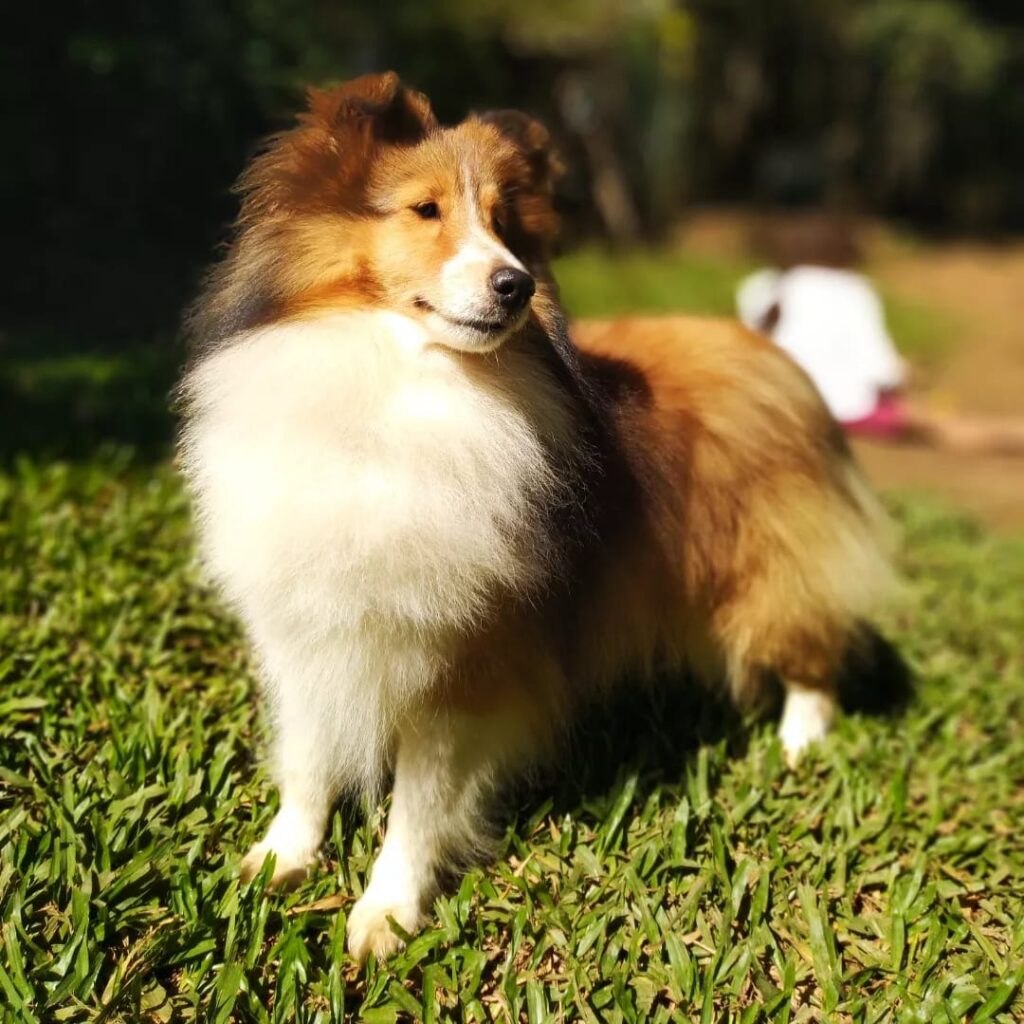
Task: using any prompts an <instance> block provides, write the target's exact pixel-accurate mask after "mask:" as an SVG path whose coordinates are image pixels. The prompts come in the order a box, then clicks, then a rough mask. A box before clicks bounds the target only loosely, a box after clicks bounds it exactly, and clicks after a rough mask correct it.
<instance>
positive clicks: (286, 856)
mask: <svg viewBox="0 0 1024 1024" xmlns="http://www.w3.org/2000/svg"><path fill="white" fill-rule="evenodd" d="M270 854H273V855H274V873H273V874H272V875H271V876H270V882H269V887H270V888H271V889H288V888H291V887H293V886H296V885H298V884H299V883H300V882H301V881H302V880H303V879H304V878H305V877H306V871H307V869H308V867H309V865H310V864H311V863H312V862H313V860H314V859H315V858H316V850H294V849H288V848H285V849H277V848H275V847H273V846H271V845H270V844H269V843H268V842H267V841H266V840H264V841H263V842H261V843H254V844H253V845H252V846H251V847H250V848H249V852H248V853H247V854H246V855H245V856H244V857H243V858H242V865H241V868H240V869H239V874H240V875H241V878H242V881H243V882H250V881H252V879H254V878H255V877H256V876H257V875H258V874H259V873H260V870H261V869H262V868H263V864H264V862H265V861H266V859H267V857H268V856H270Z"/></svg>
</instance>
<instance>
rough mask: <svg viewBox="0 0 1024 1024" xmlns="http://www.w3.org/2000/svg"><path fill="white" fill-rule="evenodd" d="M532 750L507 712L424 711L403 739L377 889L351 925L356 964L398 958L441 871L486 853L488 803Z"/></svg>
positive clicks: (376, 868) (374, 879)
mask: <svg viewBox="0 0 1024 1024" xmlns="http://www.w3.org/2000/svg"><path fill="white" fill-rule="evenodd" d="M528 750H529V735H528V732H527V729H526V724H525V721H524V720H523V719H522V718H521V717H519V716H517V715H516V714H515V713H514V712H511V711H510V710H509V709H508V708H505V709H503V710H502V711H501V712H500V713H497V712H495V713H491V714H486V715H479V714H467V713H464V712H460V711H453V710H450V709H437V708H431V709H429V710H428V709H424V710H423V711H421V712H419V713H418V714H416V715H414V716H412V717H411V718H410V719H409V720H408V721H407V722H406V724H405V725H404V726H403V727H402V728H401V729H400V731H399V742H398V750H397V758H396V762H395V787H394V793H393V796H392V803H391V813H390V815H389V816H388V824H387V834H386V835H385V838H384V845H383V847H382V848H381V851H380V854H379V855H378V857H377V860H376V863H375V864H374V865H373V870H372V874H371V878H370V884H369V885H368V886H367V888H366V891H365V892H364V893H363V895H362V897H361V898H360V899H359V901H358V902H357V903H356V905H355V906H354V907H353V908H352V912H351V914H350V916H349V919H348V949H349V952H350V953H351V954H352V955H353V956H354V957H355V958H356V959H357V960H360V961H362V960H365V959H366V957H367V956H368V955H369V954H370V953H374V954H376V955H377V956H378V957H383V956H387V955H389V954H390V953H393V952H395V950H396V949H398V948H399V946H400V945H401V943H402V940H401V938H400V937H399V936H398V935H397V934H396V932H395V931H394V930H393V929H392V927H391V923H390V921H389V918H392V919H394V921H395V922H396V923H397V924H398V925H400V926H401V927H402V929H404V930H405V931H407V932H411V931H414V930H415V929H416V928H418V927H419V926H420V924H421V923H422V919H423V916H424V913H425V912H426V910H427V907H428V905H429V902H430V900H431V898H432V897H433V895H434V892H435V890H436V885H437V877H438V871H439V869H441V868H443V867H444V866H445V865H447V864H452V863H454V862H457V861H459V860H462V859H464V858H465V857H466V856H467V855H472V854H473V853H474V852H477V851H479V849H480V848H481V847H482V845H483V841H484V839H485V837H486V824H485V820H484V817H483V815H484V813H485V811H486V804H487V800H488V797H489V796H490V794H491V793H492V791H493V788H494V785H495V783H496V782H497V781H498V779H499V777H500V774H501V773H502V771H503V769H505V768H508V767H510V766H511V765H512V764H513V763H515V762H516V761H517V760H519V757H520V755H522V754H523V753H525V752H527V751H528Z"/></svg>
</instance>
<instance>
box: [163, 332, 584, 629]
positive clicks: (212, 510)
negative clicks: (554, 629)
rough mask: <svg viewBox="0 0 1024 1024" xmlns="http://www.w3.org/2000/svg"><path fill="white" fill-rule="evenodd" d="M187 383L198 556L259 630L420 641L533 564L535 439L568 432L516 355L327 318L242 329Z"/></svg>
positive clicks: (530, 573)
mask: <svg viewBox="0 0 1024 1024" xmlns="http://www.w3.org/2000/svg"><path fill="white" fill-rule="evenodd" d="M481 359H488V360H490V361H491V362H490V363H489V364H486V366H485V365H484V364H482V363H480V362H478V361H477V360H481ZM186 393H187V395H188V397H189V402H190V417H189V420H188V423H187V426H186V431H185V436H184V444H183V464H184V467H185V472H186V475H187V476H188V478H189V480H190V483H191V485H192V488H193V492H194V495H195V500H196V504H197V513H198V521H199V524H200V535H201V547H202V552H203V556H204V560H205V562H206V564H207V566H208V567H209V569H210V570H211V572H212V574H213V576H214V577H215V578H216V580H217V581H218V582H219V583H220V585H221V587H222V588H223V590H224V592H225V595H226V596H227V597H228V599H229V600H230V601H231V603H232V604H233V605H234V606H235V607H236V608H237V609H238V610H239V611H240V612H241V614H242V615H243V617H244V618H245V619H246V620H248V621H249V623H250V626H253V627H257V628H256V632H257V633H260V632H261V631H266V630H270V631H272V632H277V631H281V632H282V633H287V634H289V635H290V636H292V637H293V638H295V639H298V636H300V635H301V636H305V637H307V638H308V639H309V640H310V641H311V642H314V643H315V642H319V641H320V640H321V639H322V638H324V637H325V636H328V635H332V634H337V633H339V632H343V633H348V634H353V633H358V632H360V631H363V630H365V629H366V628H368V624H371V625H373V628H374V629H377V630H380V629H383V630H386V631H387V632H389V633H392V634H399V635H400V634H403V633H407V632H408V633H409V634H410V635H412V634H415V635H417V636H421V637H424V638H428V637H429V636H430V635H431V634H434V633H443V632H446V631H450V630H451V629H452V628H460V627H464V626H466V625H467V624H468V623H469V622H471V621H472V620H473V619H474V617H475V616H478V615H479V614H480V613H481V612H482V610H483V609H484V608H485V607H486V606H487V603H488V600H489V598H490V597H491V596H493V594H494V593H495V592H496V590H497V589H499V588H502V587H510V588H513V589H520V588H523V587H525V586H527V585H528V584H529V583H530V582H531V581H533V580H534V579H535V577H536V576H537V574H538V573H542V572H543V570H544V566H543V565H539V564H538V559H537V544H536V540H537V538H533V537H531V535H530V534H531V530H530V523H531V522H532V521H534V520H536V519H537V516H536V514H535V513H536V509H537V507H538V505H539V504H540V503H543V502H545V501H546V500H548V498H549V496H550V494H551V493H552V490H553V488H555V487H556V486H557V481H556V480H554V479H553V475H552V471H551V468H550V465H549V460H548V458H547V456H546V449H545V445H544V441H543V440H542V437H543V435H545V434H546V435H548V436H547V440H548V441H553V442H554V443H556V444H558V443H564V439H565V438H567V437H568V433H569V430H570V424H569V419H568V414H567V412H566V411H565V410H564V408H562V406H561V404H560V402H559V401H558V399H557V392H556V391H555V388H554V385H553V384H552V382H551V381H550V380H549V379H548V378H547V376H546V374H545V373H544V372H543V371H542V370H540V369H538V368H537V367H535V366H534V365H532V363H530V362H529V361H527V360H525V359H524V358H523V357H522V355H516V354H515V353H499V354H496V355H493V356H487V357H480V356H466V355H460V354H459V353H456V352H451V351H449V350H446V349H444V348H441V347H437V346H430V345H427V344H426V338H425V336H423V335H422V334H421V333H420V332H419V329H418V327H417V326H416V324H415V323H413V322H412V321H410V320H408V319H406V318H403V317H399V316H397V315H394V314H386V313H351V314H337V315H334V316H331V317H326V318H323V319H320V320H317V321H313V322H308V323H299V324H289V325H285V326H277V327H272V328H268V329H264V330H261V331H257V332H254V333H253V334H252V335H250V336H249V337H247V338H245V339H242V340H239V341H237V342H235V343H234V344H232V345H230V346H228V347H226V348H224V349H223V350H221V351H219V352H217V353H215V354H214V355H212V356H210V357H209V358H207V359H206V360H205V361H203V362H202V363H201V364H200V365H199V366H198V367H197V368H196V369H195V370H194V371H193V372H192V373H191V375H190V377H189V379H188V381H187V382H186ZM560 435H561V436H560Z"/></svg>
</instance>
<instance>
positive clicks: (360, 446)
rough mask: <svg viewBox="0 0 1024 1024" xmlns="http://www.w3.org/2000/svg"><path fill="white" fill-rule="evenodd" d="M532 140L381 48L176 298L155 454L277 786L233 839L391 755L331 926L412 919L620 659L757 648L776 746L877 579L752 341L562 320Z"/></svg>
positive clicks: (280, 152)
mask: <svg viewBox="0 0 1024 1024" xmlns="http://www.w3.org/2000/svg"><path fill="white" fill-rule="evenodd" d="M557 170H558V167H557V162H556V161H555V160H554V159H553V158H552V157H551V155H550V152H549V150H548V145H547V134H546V132H544V130H543V128H541V127H540V126H539V125H538V124H537V123H536V122H533V121H531V120H530V119H528V118H526V117H524V116H523V115H518V114H515V113H514V112H507V111H506V112H499V113H497V114H490V115H484V116H482V117H478V118H471V119H469V120H467V121H466V122H464V123H462V124H461V125H458V126H455V127H452V128H440V127H439V126H438V125H437V124H436V122H435V120H434V118H433V115H432V113H431V112H430V108H429V104H428V103H427V101H426V99H425V98H424V97H422V96H420V95H419V94H417V93H413V92H411V91H409V90H407V89H405V88H404V87H402V86H401V84H400V83H399V82H398V79H397V77H395V76H394V75H383V76H368V77H366V78H364V79H359V80H357V81H356V82H354V83H349V84H348V85H346V86H342V87H340V88H339V89H338V90H334V91H332V92H329V93H315V94H313V95H312V97H311V106H310V110H309V112H308V113H307V114H305V115H304V116H303V117H302V119H301V120H300V123H299V125H298V127H296V128H295V129H293V130H292V131H291V132H288V133H285V134H284V135H282V136H280V137H278V138H277V139H276V140H274V141H272V143H271V144H270V146H269V148H268V149H267V150H266V152H265V153H264V154H263V155H262V156H260V157H259V158H257V160H256V161H255V162H254V164H253V166H252V167H251V168H250V170H249V171H247V173H246V174H245V176H244V177H243V179H242V182H241V186H240V187H241V190H242V192H243V197H244V198H243V204H242V212H241V215H240V220H239V230H238V237H237V238H236V241H235V243H234V245H233V247H232V249H231V252H230V253H229V255H228V257H227V259H226V260H225V261H224V263H223V264H222V265H221V266H220V267H219V268H218V269H216V270H215V271H214V273H213V274H212V275H211V278H210V280H209V283H208V287H207V291H206V293H205V295H204V297H203V298H202V299H201V300H200V302H199V303H198V304H197V307H196V309H195V310H194V312H193V315H192V321H191V322H192V326H193V331H194V333H195V335H196V341H197V354H196V358H195V360H194V362H193V365H192V367H191V368H190V370H189V372H188V374H187V375H186V377H185V380H184V381H183V384H182V397H183V404H184V409H185V424H184V428H183V431H182V444H181V452H182V464H183V467H184V470H185V473H186V475H187V477H188V479H189V482H190V485H191V487H192V490H193V494H194V496H195V503H196V513H197V523H198V526H199V532H200V540H201V545H202V551H203V555H204V560H205V562H206V564H207V566H208V567H209V569H210V571H211V573H212V575H213V576H214V577H215V579H216V580H217V581H218V583H219V584H220V586H221V588H222V590H223V592H224V595H225V597H226V598H227V600H228V601H229V602H230V603H231V605H232V606H233V607H234V608H235V609H236V611H237V612H238V613H239V615H240V616H241V618H242V619H243V621H244V623H245V625H246V628H247V630H248V633H249V635H250V637H251V639H252V642H253V645H254V647H255V649H256V651H257V653H258V655H259V657H260V660H261V663H262V666H263V672H262V682H263V685H264V688H265V690H266V693H267V697H268V701H269V705H270V708H271V712H272V716H273V720H274V725H275V747H276V750H275V768H276V773H277V779H278V782H279V785H280V788H281V810H280V811H279V813H278V815H277V816H276V818H275V819H274V821H273V823H272V824H271V827H270V829H269V831H268V833H267V835H266V837H265V838H264V840H263V841H262V842H260V843H258V844H256V845H255V846H254V847H253V849H252V850H251V851H250V853H249V855H248V856H247V858H246V860H245V863H244V870H245V872H246V873H247V874H251V873H252V872H254V871H255V870H257V869H258V868H259V866H260V865H261V864H262V862H263V859H264V857H265V856H266V855H267V854H273V855H274V856H275V857H276V858H277V866H276V869H275V874H274V878H275V880H277V881H283V880H285V879H287V878H291V877H294V875H295V874H296V873H297V872H301V870H302V869H303V868H304V866H305V865H306V864H307V863H308V862H309V861H310V860H311V859H312V858H313V857H314V856H315V852H316V849H317V846H318V844H319V841H320V839H321V837H322V834H323V830H324V828H325V827H326V821H327V815H328V813H329V810H330V806H331V801H332V800H333V799H334V798H335V797H336V796H337V794H338V793H339V792H341V791H342V790H344V789H347V788H352V787H362V788H363V789H365V790H367V791H369V792H370V793H373V794H376V793H378V792H379V789H380V786H381V784H382V782H383V780H384V779H385V778H386V777H387V773H388V769H389V768H393V769H394V771H395V791H394V798H393V804H392V811H391V815H390V818H389V828H388V834H387V837H386V839H385V843H384V847H383V850H382V852H381V855H380V858H379V860H378V862H377V865H376V866H375V868H374V872H373V876H372V879H371V881H370V884H369V886H368V887H367V889H366V892H365V893H364V895H363V897H362V898H361V899H360V900H359V902H358V903H357V905H356V907H355V908H354V910H353V912H352V915H351V917H350V920H349V947H350V949H351V951H352V952H353V953H354V954H355V955H356V956H357V957H360V958H362V957H365V956H366V955H367V954H368V953H369V952H377V953H378V954H384V953H387V952H389V951H391V950H393V949H394V948H395V946H396V944H397V941H398V940H397V937H396V936H395V934H394V933H393V932H392V931H391V929H390V927H389V925H388V919H389V917H393V918H394V919H395V920H397V921H398V923H399V924H400V925H401V926H402V927H403V928H405V929H412V928H415V927H416V926H417V925H418V924H419V923H420V921H421V920H422V916H423V913H424V910H425V907H426V904H427V902H428V900H429V897H430V894H431V892H432V886H433V884H434V879H435V877H436V873H437V871H438V869H439V868H441V867H442V866H444V865H445V864H447V863H451V862H453V861H456V860H458V859H459V858H460V857H461V856H464V855H465V853H466V852H467V850H472V849H475V848H477V847H478V846H479V844H480V838H481V835H482V833H483V831H484V830H483V827H482V824H481V818H482V815H483V812H484V810H485V809H486V803H487V799H488V797H489V795H490V794H491V793H492V791H493V790H494V788H495V786H496V785H498V784H499V783H500V781H501V780H502V779H503V778H504V777H505V776H507V775H508V774H509V773H511V772H513V771H516V770H518V769H521V768H523V767H524V766H525V765H526V764H528V763H529V762H530V761H532V760H536V759H537V758H538V757H541V756H545V754H550V753H552V752H553V751H554V750H555V749H557V747H556V744H557V740H558V737H559V735H560V729H561V727H562V725H563V724H564V723H565V721H566V720H567V718H568V717H569V716H570V715H571V714H572V712H573V710H574V709H575V708H576V707H578V706H579V705H580V703H581V702H582V701H583V700H585V699H587V698H588V697H592V696H597V695H600V694H603V693H605V692H607V690H608V687H610V686H612V685H614V684H616V683H617V682H619V681H620V680H622V679H624V678H635V677H636V676H637V674H638V673H639V674H653V673H655V672H657V671H659V670H662V669H666V668H667V669H679V668H681V667H684V666H685V667H690V668H693V669H695V670H697V671H698V672H699V673H701V674H703V675H704V676H705V677H707V678H708V679H709V681H711V682H720V683H722V684H724V685H725V686H727V687H728V688H729V690H730V691H731V693H732V694H733V696H734V697H735V698H736V699H737V700H739V701H751V700H754V699H756V698H757V696H758V694H759V693H760V691H761V688H762V687H763V685H764V684H765V683H766V682H768V681H769V680H771V679H773V678H775V679H778V680H779V681H781V682H782V683H783V684H784V686H785V687H786V691H787V694H788V696H787V710H786V715H785V716H784V719H783V729H782V733H781V735H782V739H783V743H784V746H785V749H786V753H787V756H789V757H790V758H791V759H795V757H797V756H799V753H800V751H801V750H802V749H803V748H804V747H805V746H806V745H807V744H808V743H809V742H811V741H812V740H814V739H818V738H820V737H821V735H822V734H823V733H824V730H825V729H826V728H827V725H828V722H829V720H830V719H831V715H832V709H833V706H834V685H835V678H836V673H837V671H838V669H839V666H840V664H841V662H842V659H843V658H844V656H845V654H846V653H847V651H848V649H849V647H850V645H851V644H852V643H853V642H855V639H856V636H857V633H858V630H859V629H860V628H861V622H862V620H863V619H864V617H865V616H867V615H868V614H869V613H870V611H871V609H872V608H873V606H874V605H875V603H876V602H877V601H878V600H879V599H880V597H882V596H883V594H884V591H885V588H886V586H887V582H888V566H887V560H886V554H885V546H884V543H883V542H882V541H881V540H880V537H881V535H882V532H883V531H882V528H881V515H880V513H879V512H878V509H877V507H876V505H875V503H874V500H873V498H872V497H871V496H870V494H869V493H868V491H867V488H866V487H865V485H864V483H863V481H862V479H861V477H860V475H859V474H858V472H857V470H856V467H855V466H854V465H853V463H852V460H851V457H850V454H849V452H848V450H847V448H846V446H845V444H844V442H843V439H842V436H841V434H840V433H839V430H838V428H837V427H836V425H835V423H834V422H833V421H832V420H831V418H830V417H829V415H828V413H827V412H826V411H825V408H824V406H823V404H822V402H821V400H820V399H819V398H818V396H817V395H816V393H815V392H814V389H813V388H812V386H811V385H810V383H809V382H808V380H807V379H806V378H805V377H804V375H803V374H802V373H801V371H799V370H798V369H797V368H796V367H795V366H794V365H793V364H792V363H790V362H789V361H788V359H787V358H786V357H785V356H783V355H782V354H781V353H780V352H778V351H777V350H775V349H774V348H772V347H771V346H770V345H769V344H768V343H766V342H764V341H762V340H760V339H758V338H756V337H754V336H752V335H750V334H748V333H746V332H745V331H743V330H742V329H741V328H739V327H738V326H736V325H735V324H732V323H726V322H720V321H711V320H697V319H683V318H679V319H671V320H668V319H666V320H642V319H631V320H624V321H619V322H614V323H587V324H579V325H577V326H576V328H575V332H574V343H573V342H571V341H570V340H569V337H568V335H567V333H566V328H565V323H564V318H563V316H562V314H561V311H560V309H559V306H558V302H557V297H556V292H555V288H554V284H553V281H552V280H551V276H550V271H549V268H548V255H549V251H550V247H551V241H552V239H553V236H554V230H555V227H556V225H557V218H556V217H555V215H554V212H553V209H552V203H551V186H552V181H553V179H554V177H555V175H556V174H557ZM424 204H428V205H430V204H433V206H434V207H436V209H430V210H428V211H427V215H424ZM435 213H436V214H437V216H434V214H435ZM501 267H504V268H509V267H511V268H517V269H518V271H519V272H521V273H526V272H529V274H530V275H531V276H532V279H533V282H534V283H535V286H536V294H535V295H534V296H533V299H532V302H531V303H530V305H529V306H527V307H520V308H519V309H517V310H514V311H512V312H508V311H506V310H505V309H504V307H503V306H502V305H501V303H500V301H499V299H498V298H497V297H496V296H497V294H498V293H497V289H496V286H495V285H494V284H493V278H492V274H493V273H494V271H495V269H496V268H501Z"/></svg>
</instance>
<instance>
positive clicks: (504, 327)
mask: <svg viewBox="0 0 1024 1024" xmlns="http://www.w3.org/2000/svg"><path fill="white" fill-rule="evenodd" d="M413 305H414V306H415V307H416V308H417V309H421V310H423V312H424V313H433V314H434V315H435V316H439V317H440V318H441V319H442V320H446V321H447V322H448V323H450V324H451V325H452V326H453V327H461V328H462V329H463V330H468V331H476V332H477V333H478V334H483V335H486V336H491V337H493V336H495V335H498V334H503V333H505V332H506V331H508V330H510V329H511V328H512V327H514V326H515V325H516V323H517V321H518V320H519V319H520V317H512V318H509V319H507V320H476V319H461V318H460V317H454V316H449V315H448V314H447V313H442V312H441V310H439V309H438V308H437V307H436V306H432V305H431V304H430V303H429V302H427V300H426V299H424V298H421V297H417V298H415V299H414V300H413Z"/></svg>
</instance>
